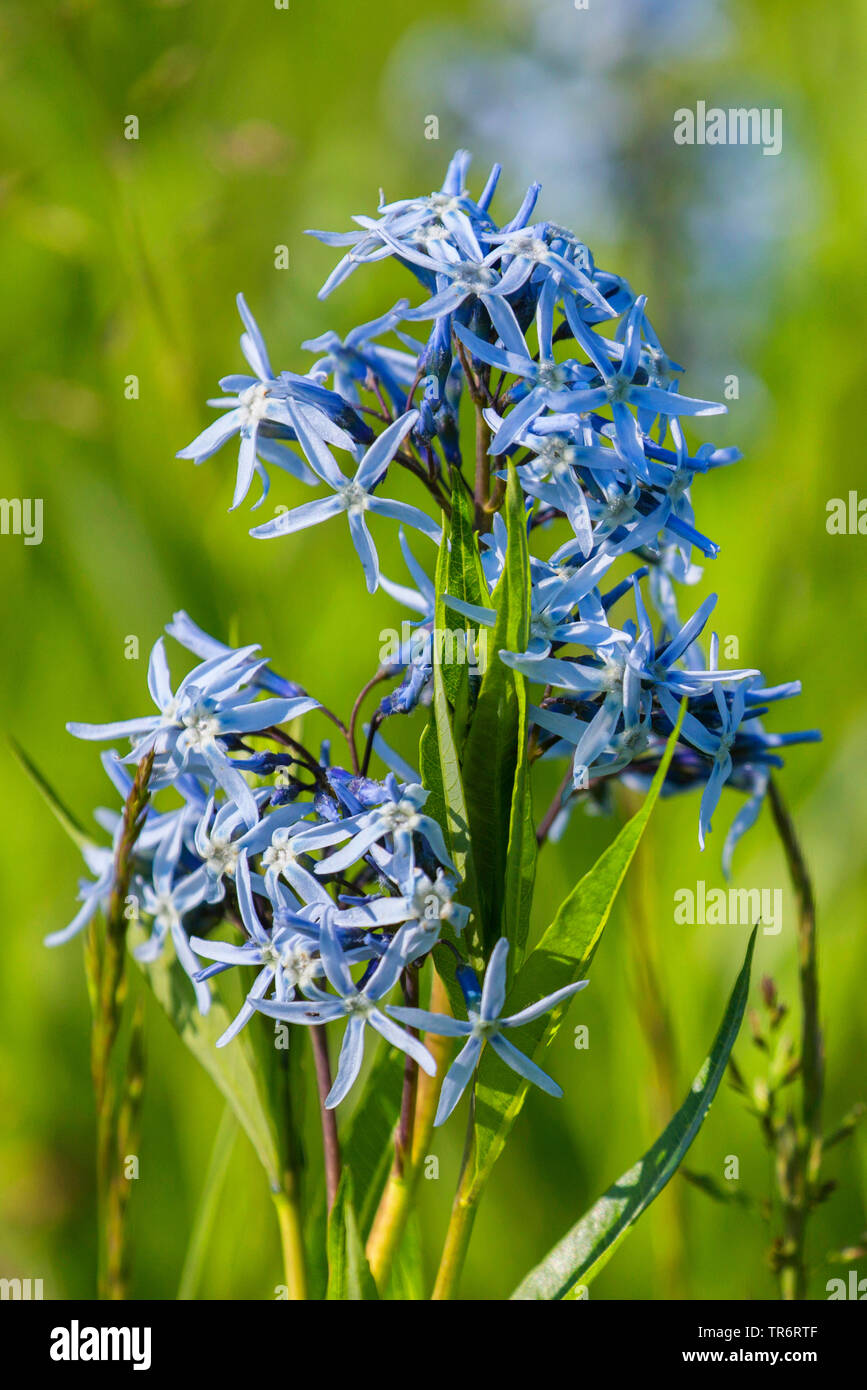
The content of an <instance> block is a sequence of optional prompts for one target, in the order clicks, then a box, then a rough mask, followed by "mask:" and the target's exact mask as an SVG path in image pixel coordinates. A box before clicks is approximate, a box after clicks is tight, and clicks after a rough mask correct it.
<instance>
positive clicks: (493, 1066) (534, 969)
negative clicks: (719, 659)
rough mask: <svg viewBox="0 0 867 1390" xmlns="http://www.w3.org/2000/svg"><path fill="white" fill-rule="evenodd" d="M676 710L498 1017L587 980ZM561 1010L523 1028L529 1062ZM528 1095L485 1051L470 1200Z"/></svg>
mask: <svg viewBox="0 0 867 1390" xmlns="http://www.w3.org/2000/svg"><path fill="white" fill-rule="evenodd" d="M683 708H684V706H682V707H681V714H680V718H679V719H678V722H677V725H676V727H675V728H674V730H673V731H672V734H671V737H670V738H669V740H668V745H667V747H666V750H665V753H664V755H663V757H662V760H661V762H660V765H659V767H658V769H657V772H656V775H655V777H654V779H653V782H652V784H651V787H650V790H649V792H648V793H647V796H646V797H645V799H644V802H643V804H642V805H641V807H640V808H639V810H638V811H636V813H635V815H634V816H632V818H631V819H630V820H629V821H627V823H626V825H624V826H623V828H622V830H621V831H620V832H619V834H618V835H617V836H616V838H615V839H614V840H613V841H612V843H611V844H610V845H609V846H608V848H607V849H606V850H605V852H604V853H603V854H602V855H600V857H599V859H598V860H597V861H596V863H595V864H594V866H593V868H592V869H590V870H589V872H588V873H586V874H585V875H584V877H583V878H582V879H581V880H580V882H579V883H578V884H577V885H576V886H575V888H573V889H572V892H571V893H570V894H569V895H568V897H567V898H566V899H565V900H564V902H563V903H562V905H561V906H560V909H559V911H558V912H557V915H556V917H555V918H554V921H553V922H552V923H551V925H550V926H549V927H548V929H547V931H546V932H545V933H544V935H543V936H542V939H541V941H540V942H539V944H538V945H537V946H536V948H535V950H534V951H532V952H531V953H530V955H529V956H528V958H527V960H526V961H525V963H524V965H523V967H522V968H521V970H520V971H519V973H518V976H517V978H516V980H515V983H514V985H513V987H512V990H511V991H510V994H509V997H508V1000H507V1003H506V1009H505V1011H504V1012H505V1013H507V1014H511V1013H517V1012H518V1011H519V1010H520V1009H523V1008H526V1007H527V1005H529V1004H532V1003H534V1002H535V1001H536V1000H537V999H541V998H542V997H543V996H544V995H546V994H552V993H553V992H554V991H555V990H558V989H561V988H562V987H563V986H564V985H570V984H574V983H575V981H577V980H583V979H586V977H587V972H588V970H589V969H590V964H591V962H592V960H593V956H594V954H595V952H596V948H597V946H598V945H599V941H600V939H601V937H602V933H603V931H604V929H605V924H606V923H607V921H608V918H609V916H610V913H611V909H612V907H613V906H614V900H615V898H616V897H617V894H618V892H619V890H620V885H621V884H622V882H623V880H624V878H625V877H626V872H627V870H628V868H629V866H630V864H631V863H632V859H633V856H634V854H635V851H636V849H637V848H638V844H639V841H640V840H641V837H642V835H643V834H644V830H645V827H646V825H647V822H648V821H649V819H650V814H651V812H652V810H653V808H654V806H655V804H656V800H657V797H658V796H659V792H660V789H661V787H662V784H663V782H664V780H665V775H666V772H667V771H668V766H669V763H670V762H671V758H672V755H673V753H674V749H675V745H676V743H677V739H678V736H679V733H680V725H681V720H682V718H683ZM565 1010H566V1005H561V1007H560V1008H559V1009H556V1010H555V1011H554V1012H553V1013H552V1014H546V1015H543V1016H542V1017H541V1018H538V1019H535V1020H534V1021H533V1022H532V1023H528V1024H526V1025H525V1026H524V1028H522V1029H521V1032H520V1034H519V1036H518V1038H517V1039H516V1042H517V1045H518V1046H519V1047H520V1048H521V1050H522V1051H523V1052H525V1053H526V1054H527V1055H528V1056H532V1055H533V1053H534V1052H535V1051H536V1050H537V1049H538V1048H539V1046H540V1045H541V1044H543V1043H544V1044H545V1045H546V1046H547V1045H548V1044H549V1043H550V1042H551V1040H552V1039H553V1038H554V1036H555V1034H556V1032H557V1029H558V1028H559V1026H560V1021H561V1019H562V1018H563V1015H564V1013H565ZM527 1090H528V1082H526V1081H524V1080H522V1079H521V1078H520V1077H519V1076H516V1074H515V1073H514V1072H513V1071H511V1069H510V1068H509V1067H507V1066H506V1065H505V1064H504V1063H503V1062H501V1061H500V1059H499V1057H497V1055H496V1053H495V1052H493V1050H492V1049H491V1048H485V1052H484V1055H483V1057H482V1062H481V1066H480V1068H479V1074H478V1078H477V1080H476V1093H475V1094H476V1119H475V1138H474V1148H473V1155H472V1163H473V1190H474V1192H475V1193H476V1194H478V1193H479V1192H480V1191H481V1189H482V1187H483V1186H484V1184H485V1183H486V1182H487V1179H488V1177H489V1175H490V1171H491V1169H492V1168H493V1166H494V1164H495V1162H496V1161H497V1159H498V1158H499V1156H500V1154H501V1153H502V1151H503V1148H504V1146H505V1143H506V1140H507V1138H508V1136H509V1131H510V1130H511V1128H512V1125H513V1124H514V1123H515V1120H516V1119H517V1118H518V1115H519V1114H520V1112H521V1108H522V1106H523V1104H524V1099H525V1097H526V1094H527Z"/></svg>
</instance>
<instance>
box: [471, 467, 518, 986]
mask: <svg viewBox="0 0 867 1390" xmlns="http://www.w3.org/2000/svg"><path fill="white" fill-rule="evenodd" d="M506 526H507V531H508V540H507V546H506V559H505V564H504V566H503V573H502V575H501V576H500V580H499V583H498V584H497V587H496V589H495V590H494V595H493V600H492V602H493V605H494V607H495V608H496V612H497V617H496V621H495V624H494V628H493V631H492V632H489V633H488V642H489V652H488V663H487V669H486V671H485V674H484V677H483V679H482V687H481V690H480V692H479V698H478V701H477V703H476V707H475V710H474V712H473V718H472V723H471V725H470V730H469V733H468V735H467V741H466V746H465V748H464V751H463V757H462V765H463V775H464V785H465V787H466V791H467V804H468V808H469V817H470V833H471V835H472V839H473V846H474V853H475V863H476V872H477V874H478V882H479V905H480V908H481V911H482V917H483V936H484V947H485V955H486V956H488V955H489V954H490V952H491V950H492V949H493V946H494V944H495V943H496V941H497V940H498V938H499V937H500V936H501V935H503V934H504V932H505V934H507V935H509V937H510V939H511V940H513V941H514V942H516V944H517V945H518V946H522V945H523V942H524V940H526V933H527V927H528V925H529V903H530V894H531V892H532V876H533V872H534V868H535V858H534V856H533V855H532V854H531V853H530V852H529V849H528V845H529V842H528V841H527V839H526V833H527V814H526V813H527V805H526V803H527V798H528V795H529V789H528V776H527V693H526V678H525V677H524V676H523V675H521V674H520V673H519V672H517V671H514V670H513V669H512V668H511V667H510V666H506V664H505V663H504V662H502V661H501V660H500V656H499V653H500V651H513V652H522V651H525V650H526V647H527V641H528V633H529V603H530V599H529V594H530V559H529V549H528V545H527V519H526V513H525V511H524V499H523V494H522V492H521V486H520V483H519V482H518V477H517V471H516V469H515V465H514V464H513V463H512V462H511V460H510V462H509V481H508V485H507V489H506ZM504 919H505V921H504ZM516 956H517V952H513V957H512V960H511V961H510V964H512V965H514V964H515V963H516V959H515V957H516Z"/></svg>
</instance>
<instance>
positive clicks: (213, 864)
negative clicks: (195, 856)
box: [205, 839, 238, 876]
mask: <svg viewBox="0 0 867 1390" xmlns="http://www.w3.org/2000/svg"><path fill="white" fill-rule="evenodd" d="M205 863H206V864H207V865H208V867H209V868H210V869H213V870H214V871H215V872H216V873H218V874H229V875H230V876H232V875H233V874H234V872H235V868H236V866H237V863H238V846H237V845H234V844H232V843H231V841H229V840H223V839H216V840H209V841H208V855H207V858H206V860H205Z"/></svg>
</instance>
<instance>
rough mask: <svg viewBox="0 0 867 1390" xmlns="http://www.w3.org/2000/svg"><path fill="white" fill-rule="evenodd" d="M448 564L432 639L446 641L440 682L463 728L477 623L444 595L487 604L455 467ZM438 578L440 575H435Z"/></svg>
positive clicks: (469, 508) (464, 496)
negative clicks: (469, 648)
mask: <svg viewBox="0 0 867 1390" xmlns="http://www.w3.org/2000/svg"><path fill="white" fill-rule="evenodd" d="M449 540H450V546H449V549H448V557H447V564H446V567H445V575H444V584H443V587H440V585H439V584H437V589H436V609H437V616H436V620H435V623H434V640H435V641H436V642H441V643H443V642H444V643H445V645H446V650H445V651H444V650H443V648H442V647H440V653H439V654H440V659H441V661H442V670H443V684H444V685H445V689H446V695H447V696H448V699H449V702H450V704H451V705H452V706H453V708H454V709H455V723H456V726H457V727H459V728H463V727H464V725H465V723H466V720H467V718H468V716H469V706H470V691H469V664H468V657H467V643H468V634H472V635H473V640H475V634H476V632H477V631H478V629H477V627H476V626H475V625H474V624H473V623H472V622H471V621H470V619H469V618H465V617H464V616H463V615H462V614H460V613H458V612H457V611H456V610H455V609H454V608H450V607H449V606H448V605H447V604H445V603H444V602H443V595H444V594H445V593H448V594H449V595H450V597H451V598H457V599H462V600H463V601H464V602H465V603H473V604H477V605H483V606H484V605H487V604H488V603H489V601H490V600H489V597H488V587H487V584H486V583H485V575H484V571H483V569H482V562H481V558H480V556H479V546H478V541H477V539H476V534H475V531H474V529H473V505H472V502H471V501H470V498H469V496H468V494H467V491H466V488H465V487H464V485H463V483H462V482H461V478H460V474H459V473H458V471H457V469H455V468H453V469H452V523H451V534H450V537H449ZM438 578H439V576H438Z"/></svg>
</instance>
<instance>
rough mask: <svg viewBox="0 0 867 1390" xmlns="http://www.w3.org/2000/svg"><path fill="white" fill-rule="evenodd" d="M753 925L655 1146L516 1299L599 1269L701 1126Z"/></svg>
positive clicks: (734, 1026) (559, 1291)
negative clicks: (715, 1023) (703, 1052)
mask: <svg viewBox="0 0 867 1390" xmlns="http://www.w3.org/2000/svg"><path fill="white" fill-rule="evenodd" d="M756 930H757V928H755V927H754V928H753V931H752V934H751V936H750V940H749V945H748V946H747V953H746V958H745V960H744V963H743V966H742V968H741V972H740V974H739V975H738V978H737V981H736V982H735V987H734V989H733V991H732V994H731V998H730V999H729V1002H728V1005H727V1007H726V1011H725V1014H724V1016H723V1021H722V1023H721V1025H720V1029H719V1032H718V1033H717V1035H716V1038H715V1039H714V1043H713V1046H712V1048H711V1050H710V1053H709V1055H708V1056H707V1057H706V1058H705V1061H704V1062H703V1064H702V1067H701V1070H700V1072H699V1073H698V1076H697V1077H696V1078H695V1081H694V1082H693V1083H692V1086H691V1087H690V1091H689V1094H688V1095H687V1098H686V1100H685V1101H684V1103H683V1105H682V1106H681V1107H680V1109H679V1110H678V1112H677V1114H676V1115H675V1116H674V1119H673V1120H672V1121H671V1123H670V1124H669V1125H668V1127H667V1129H666V1130H665V1131H664V1132H663V1133H662V1134H661V1135H660V1137H659V1138H658V1139H657V1141H656V1143H655V1144H654V1145H653V1147H652V1148H650V1149H648V1151H647V1153H646V1154H645V1155H644V1157H643V1158H641V1159H639V1161H638V1163H636V1164H634V1165H633V1167H632V1168H630V1169H629V1170H628V1171H627V1172H626V1173H624V1174H623V1176H622V1177H621V1178H619V1179H618V1180H617V1182H616V1183H614V1185H613V1187H610V1188H609V1189H608V1191H607V1192H606V1193H605V1195H604V1197H600V1199H599V1201H598V1202H597V1203H596V1204H595V1206H593V1207H591V1208H590V1210H589V1211H588V1212H587V1213H586V1214H585V1215H584V1216H582V1218H581V1220H580V1221H579V1222H578V1223H577V1225H575V1226H573V1227H572V1229H571V1231H569V1233H568V1235H566V1236H564V1238H563V1239H562V1240H561V1241H560V1242H559V1244H558V1245H555V1246H554V1249H553V1250H552V1251H551V1252H550V1254H549V1255H548V1256H547V1257H546V1258H545V1259H544V1260H543V1261H542V1263H541V1264H540V1265H537V1266H536V1268H535V1269H534V1270H532V1271H531V1272H530V1274H528V1275H527V1277H526V1279H524V1281H523V1282H522V1283H521V1284H520V1285H519V1286H518V1288H517V1289H516V1290H515V1292H514V1293H513V1294H512V1298H513V1299H519V1300H532V1299H562V1298H568V1297H569V1296H570V1291H571V1290H574V1289H575V1288H576V1287H577V1286H578V1285H579V1284H581V1285H585V1286H586V1285H587V1284H589V1283H590V1281H591V1279H593V1278H595V1276H596V1275H597V1274H598V1273H599V1271H600V1270H601V1269H602V1268H603V1266H604V1265H605V1264H607V1262H608V1260H610V1258H611V1256H612V1255H613V1254H614V1251H615V1250H616V1249H617V1246H618V1245H619V1244H620V1242H621V1241H622V1240H623V1238H624V1237H625V1236H626V1234H627V1232H628V1231H629V1230H630V1228H631V1227H632V1226H633V1225H634V1224H635V1222H636V1221H637V1220H638V1218H639V1216H641V1214H642V1212H644V1211H646V1210H647V1208H648V1207H649V1206H650V1204H651V1202H652V1201H653V1200H654V1199H655V1198H656V1197H658V1196H659V1194H660V1192H661V1191H662V1189H663V1188H664V1187H665V1185H666V1183H667V1182H668V1181H669V1179H670V1178H671V1177H672V1176H673V1175H674V1173H676V1171H677V1169H678V1167H679V1165H680V1163H681V1162H682V1161H683V1159H684V1157H685V1155H686V1152H687V1150H688V1149H689V1147H690V1145H691V1143H692V1141H693V1139H694V1138H695V1136H696V1134H697V1133H698V1131H699V1129H700V1128H701V1126H702V1123H703V1121H704V1118H705V1116H706V1115H707V1112H708V1110H709V1109H710V1105H711V1101H712V1100H713V1098H714V1096H715V1095H716V1093H717V1088H718V1087H719V1084H720V1082H721V1081H722V1078H723V1075H724V1074H725V1069H726V1066H727V1065H728V1059H729V1054H730V1052H731V1050H732V1048H733V1047H734V1044H735V1039H736V1038H737V1035H738V1032H739V1031H740V1026H741V1021H742V1019H743V1016H744V1009H745V1008H746V1002H747V993H748V991H749V985H750V966H751V964H752V958H753V947H754V946H755V941H756Z"/></svg>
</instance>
